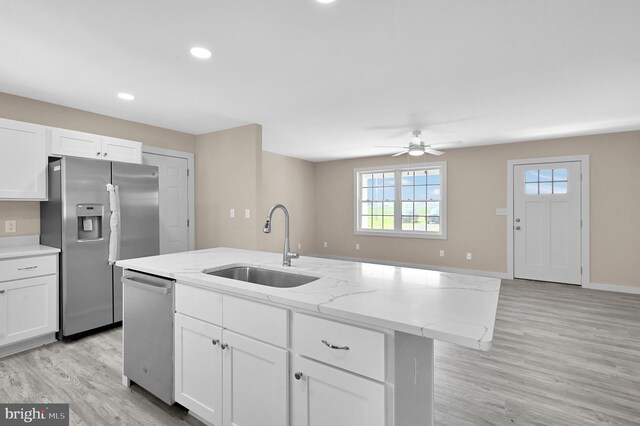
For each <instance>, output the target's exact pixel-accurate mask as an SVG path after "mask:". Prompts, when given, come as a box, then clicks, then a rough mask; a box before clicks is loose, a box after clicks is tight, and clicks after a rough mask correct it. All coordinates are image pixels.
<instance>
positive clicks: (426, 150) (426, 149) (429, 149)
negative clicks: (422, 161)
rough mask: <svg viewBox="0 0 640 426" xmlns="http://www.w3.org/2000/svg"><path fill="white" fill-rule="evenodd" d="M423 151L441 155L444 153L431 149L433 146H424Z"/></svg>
mask: <svg viewBox="0 0 640 426" xmlns="http://www.w3.org/2000/svg"><path fill="white" fill-rule="evenodd" d="M424 152H426V153H427V154H431V155H442V154H444V152H442V151H438V150H437V149H433V148H425V149H424Z"/></svg>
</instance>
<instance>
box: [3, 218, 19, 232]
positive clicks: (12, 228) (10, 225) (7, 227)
mask: <svg viewBox="0 0 640 426" xmlns="http://www.w3.org/2000/svg"><path fill="white" fill-rule="evenodd" d="M4 232H6V233H10V232H16V221H15V220H5V221H4Z"/></svg>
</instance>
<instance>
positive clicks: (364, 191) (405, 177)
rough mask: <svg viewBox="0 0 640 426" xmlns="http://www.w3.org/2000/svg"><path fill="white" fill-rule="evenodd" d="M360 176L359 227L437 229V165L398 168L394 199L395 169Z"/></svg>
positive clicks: (438, 180)
mask: <svg viewBox="0 0 640 426" xmlns="http://www.w3.org/2000/svg"><path fill="white" fill-rule="evenodd" d="M360 176H361V179H360V181H361V182H362V186H361V204H360V206H361V210H360V215H361V220H360V225H361V226H360V227H361V229H370V230H391V231H393V230H396V231H413V232H425V233H427V232H431V233H440V231H441V229H440V197H441V192H440V183H441V173H440V169H439V168H437V169H416V170H403V171H400V172H399V176H400V178H401V179H400V196H401V199H400V200H396V199H395V186H394V184H395V182H396V179H395V172H371V173H363V174H361V175H360ZM398 209H399V210H400V211H398V212H397V213H398V214H399V216H398V217H399V219H400V223H399V224H396V223H395V222H396V220H395V214H396V210H398ZM396 226H397V227H396Z"/></svg>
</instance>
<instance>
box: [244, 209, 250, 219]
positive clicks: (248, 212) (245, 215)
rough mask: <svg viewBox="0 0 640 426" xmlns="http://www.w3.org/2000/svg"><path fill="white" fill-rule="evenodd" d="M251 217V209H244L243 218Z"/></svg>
mask: <svg viewBox="0 0 640 426" xmlns="http://www.w3.org/2000/svg"><path fill="white" fill-rule="evenodd" d="M250 217H251V210H249V209H244V218H245V219H249V218H250Z"/></svg>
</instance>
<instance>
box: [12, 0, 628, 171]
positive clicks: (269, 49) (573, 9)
mask: <svg viewBox="0 0 640 426" xmlns="http://www.w3.org/2000/svg"><path fill="white" fill-rule="evenodd" d="M0 1H1V3H0V5H1V9H2V12H1V13H0V58H1V59H0V91H2V92H7V93H12V94H16V95H20V96H26V97H29V98H34V99H39V100H43V101H47V102H53V103H56V104H61V105H66V106H70V107H74V108H79V109H83V110H88V111H92V112H97V113H101V114H106V115H110V116H115V117H120V118H124V119H128V120H133V121H139V122H143V123H147V124H152V125H156V126H161V127H166V128H170V129H175V130H180V131H184V132H188V133H193V134H201V133H207V132H211V131H214V130H220V129H224V128H229V127H235V126H239V125H243V124H247V123H252V122H255V123H260V124H262V125H263V126H264V128H263V130H264V135H263V148H264V149H265V150H267V151H272V152H276V153H280V154H285V155H291V156H294V157H299V158H304V159H308V160H313V161H321V160H327V159H336V158H348V157H359V156H368V155H380V154H385V153H387V152H388V153H392V152H393V151H394V150H393V149H391V150H386V151H385V150H383V149H376V148H373V146H374V145H396V144H397V145H405V144H406V143H407V142H408V137H409V135H410V132H411V131H412V130H414V129H422V130H424V136H425V137H426V139H427V141H429V142H432V143H440V142H446V141H457V140H462V141H464V142H465V144H464V145H463V146H471V145H480V144H489V143H503V142H515V141H521V140H531V139H542V138H550V137H555V136H569V135H578V134H588V133H601V132H609V131H619V130H632V129H640V24H639V22H640V1H638V0H615V1H610V0H535V1H532V0H484V1H478V0H455V1H453V0H452V1H441V0H336V1H335V3H333V4H319V3H317V2H316V1H314V0H268V1H266V0H253V1H249V0H244V1H243V0H189V1H184V0H182V1H179V0H174V1H167V0H162V1H161V0H135V1H131V0H112V1H104V0H100V1H98V0H82V1H77V0H56V1H51V0H39V1H24V0H0ZM195 45H200V46H205V47H208V48H209V49H211V50H212V52H213V58H212V59H210V60H207V61H203V60H196V59H195V58H193V57H191V56H190V54H189V48H191V47H192V46H195ZM123 91H124V92H130V93H133V94H135V96H136V100H135V101H134V102H130V103H127V102H124V101H121V100H119V99H118V98H116V93H117V92H123Z"/></svg>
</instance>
